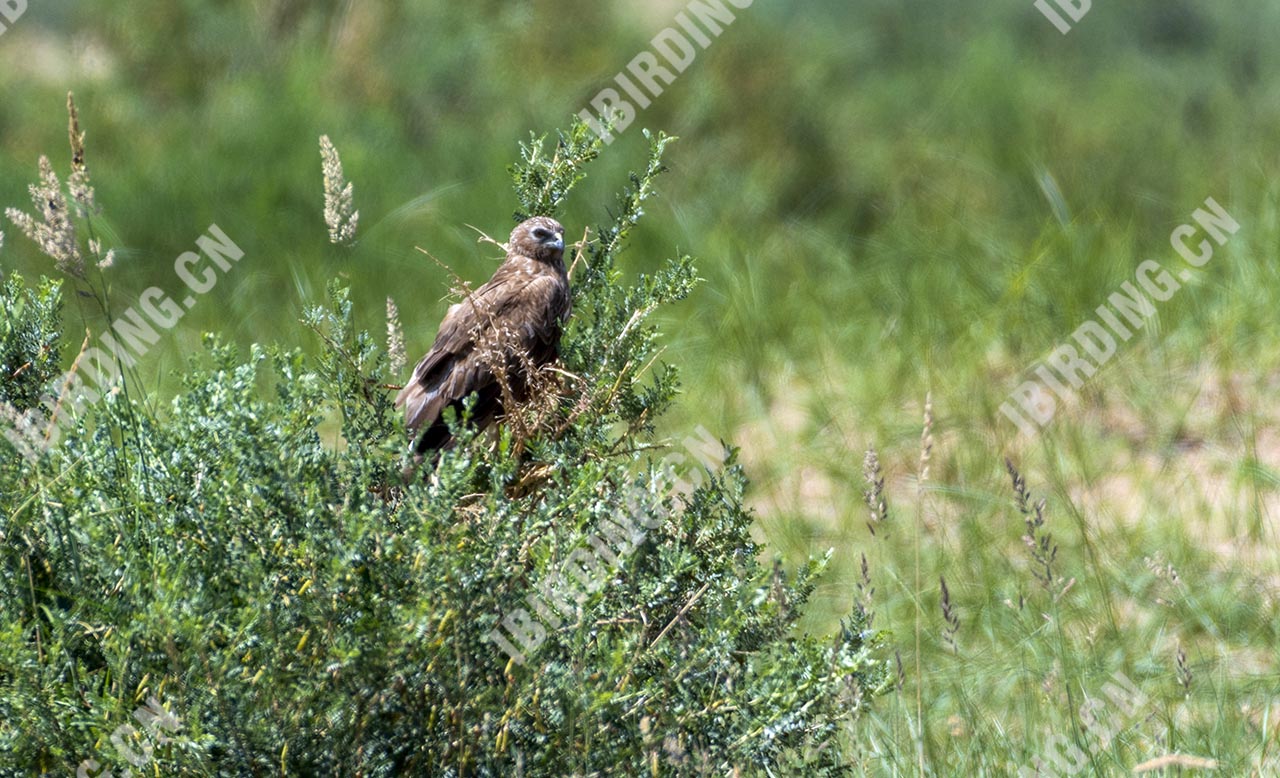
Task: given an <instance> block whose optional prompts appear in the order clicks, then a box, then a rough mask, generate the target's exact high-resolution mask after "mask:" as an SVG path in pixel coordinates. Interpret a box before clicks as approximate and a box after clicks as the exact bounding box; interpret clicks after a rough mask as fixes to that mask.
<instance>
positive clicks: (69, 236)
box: [5, 156, 84, 278]
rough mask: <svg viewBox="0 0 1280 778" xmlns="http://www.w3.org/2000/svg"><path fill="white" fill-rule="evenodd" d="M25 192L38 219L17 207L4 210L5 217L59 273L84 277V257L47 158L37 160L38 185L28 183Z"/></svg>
mask: <svg viewBox="0 0 1280 778" xmlns="http://www.w3.org/2000/svg"><path fill="white" fill-rule="evenodd" d="M27 189H28V191H29V192H30V193H31V204H32V206H33V210H34V211H35V212H36V213H37V214H38V215H39V218H38V219H37V218H36V217H35V216H32V215H31V214H29V213H26V212H24V211H20V210H18V209H17V208H6V209H5V216H7V217H9V221H11V222H13V226H15V227H17V228H18V229H19V230H20V231H21V232H22V234H23V235H26V236H27V237H28V238H30V239H31V240H32V242H34V243H35V244H36V245H37V246H38V247H39V248H40V251H41V252H43V253H44V254H45V255H46V256H48V257H49V258H51V259H52V260H53V261H54V262H55V263H56V264H57V267H58V269H59V270H61V271H62V272H64V273H67V274H68V275H72V276H75V277H76V278H84V257H83V256H81V254H80V246H79V243H78V242H77V240H76V227H75V224H73V223H72V221H71V213H70V210H69V207H68V205H67V198H66V197H65V196H64V195H63V193H62V184H61V182H59V181H58V175H57V174H56V173H54V172H53V165H52V164H50V163H49V158H48V157H44V156H42V157H40V182H39V183H37V184H31V185H30V186H29V187H28V188H27Z"/></svg>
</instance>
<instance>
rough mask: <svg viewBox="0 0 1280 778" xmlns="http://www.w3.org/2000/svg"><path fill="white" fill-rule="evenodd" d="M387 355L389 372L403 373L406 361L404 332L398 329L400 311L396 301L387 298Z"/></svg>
mask: <svg viewBox="0 0 1280 778" xmlns="http://www.w3.org/2000/svg"><path fill="white" fill-rule="evenodd" d="M387 355H388V356H389V357H390V359H391V372H392V373H393V374H394V375H399V374H400V373H402V372H404V368H405V365H407V364H408V359H406V357H405V348H404V330H402V329H401V328H400V311H399V309H397V308H396V301H395V300H393V299H391V298H390V297H388V298H387Z"/></svg>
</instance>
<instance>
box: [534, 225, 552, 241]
mask: <svg viewBox="0 0 1280 778" xmlns="http://www.w3.org/2000/svg"><path fill="white" fill-rule="evenodd" d="M533 237H535V238H537V239H538V240H546V239H547V238H550V237H551V233H549V232H547V231H546V230H544V229H542V228H541V227H539V228H538V229H536V230H534V231H533Z"/></svg>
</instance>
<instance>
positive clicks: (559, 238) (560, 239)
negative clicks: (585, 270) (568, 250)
mask: <svg viewBox="0 0 1280 778" xmlns="http://www.w3.org/2000/svg"><path fill="white" fill-rule="evenodd" d="M547 245H548V246H550V247H551V248H553V249H555V250H556V251H564V236H563V235H555V234H553V235H552V236H551V239H550V240H548V241H547Z"/></svg>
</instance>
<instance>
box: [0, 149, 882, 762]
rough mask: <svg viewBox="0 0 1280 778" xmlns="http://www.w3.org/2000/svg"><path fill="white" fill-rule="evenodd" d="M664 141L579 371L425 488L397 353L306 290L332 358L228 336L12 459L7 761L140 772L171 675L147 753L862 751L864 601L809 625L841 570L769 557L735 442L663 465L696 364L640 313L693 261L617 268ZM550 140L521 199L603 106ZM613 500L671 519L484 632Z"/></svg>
mask: <svg viewBox="0 0 1280 778" xmlns="http://www.w3.org/2000/svg"><path fill="white" fill-rule="evenodd" d="M650 142H651V145H650V157H649V162H648V164H647V165H646V167H645V169H644V170H643V171H641V172H639V173H637V174H635V175H634V176H632V177H631V184H630V186H629V187H628V188H627V189H626V190H625V191H624V192H623V193H622V195H621V196H620V200H619V202H618V205H617V208H616V212H615V217H614V218H613V219H612V220H611V221H609V222H607V223H605V224H602V225H600V226H599V227H598V228H597V229H595V230H593V231H592V234H591V239H590V240H589V242H588V243H586V244H585V246H584V247H583V254H584V256H583V259H582V264H581V265H580V266H579V267H578V269H577V270H576V271H575V276H574V282H575V298H574V304H575V317H574V320H573V324H572V326H571V327H570V328H569V330H568V332H567V333H566V335H565V360H564V362H565V373H566V376H565V377H564V378H563V381H562V382H561V383H560V385H559V387H558V389H559V392H558V395H557V396H556V397H554V398H553V402H552V403H551V405H552V407H551V410H550V411H549V413H547V414H545V415H544V416H543V417H542V418H540V419H538V420H537V423H536V424H531V425H530V426H528V427H527V428H525V429H526V430H527V431H529V434H528V435H521V434H518V433H517V431H516V430H515V428H514V426H513V427H510V428H506V429H504V430H503V431H502V432H501V433H500V434H498V435H497V436H496V438H495V437H493V436H490V435H481V436H470V435H467V434H465V433H464V432H463V431H462V430H459V432H460V433H461V436H460V441H461V442H460V444H459V445H458V446H457V447H456V448H454V449H452V450H450V451H448V452H445V454H444V455H443V457H442V459H441V461H440V462H439V464H438V467H437V468H436V469H435V471H434V472H432V473H429V474H428V475H427V476H425V477H415V478H412V479H410V480H409V481H408V482H407V483H406V482H405V481H404V480H403V479H402V477H401V475H400V474H401V469H402V467H403V465H404V464H405V462H404V456H405V449H406V445H405V435H404V430H403V427H402V426H401V423H400V421H399V418H398V414H397V413H396V412H394V410H393V409H392V408H391V406H390V402H389V396H388V393H387V390H386V389H385V388H384V387H383V385H384V384H385V383H386V382H387V381H389V380H394V378H393V377H391V376H389V375H388V368H387V359H386V355H385V354H384V353H383V352H382V350H381V348H380V347H379V346H378V345H377V344H376V343H375V341H374V340H373V339H372V338H371V337H370V336H369V335H368V334H367V333H365V332H361V331H359V330H358V328H357V327H356V326H355V324H354V323H353V315H354V311H353V305H352V303H351V301H350V299H349V297H348V295H347V292H346V290H345V289H343V288H341V287H340V286H339V285H337V284H335V285H333V286H332V287H331V289H330V293H329V299H328V301H327V304H325V305H323V306H317V307H315V308H313V309H311V310H309V311H308V312H307V313H306V315H305V324H306V325H307V326H308V327H309V328H310V329H311V330H312V331H313V332H315V333H316V334H317V335H318V337H319V338H320V348H319V353H318V354H316V355H310V354H307V353H304V352H303V351H300V350H290V349H286V348H280V347H263V346H256V345H255V346H253V347H251V348H249V349H248V350H247V353H244V354H242V353H241V351H240V350H239V349H237V348H236V347H233V346H230V345H226V344H223V343H220V342H218V341H217V340H216V339H213V338H208V339H207V340H206V346H207V348H206V352H207V353H206V354H204V355H202V356H197V357H195V358H193V359H192V360H191V364H190V366H189V368H188V370H187V371H186V373H185V375H184V376H183V379H182V380H183V391H182V393H181V394H180V395H179V396H178V397H177V398H176V399H175V400H174V401H173V402H172V405H171V407H169V408H168V409H167V410H166V411H165V412H163V413H159V414H157V413H153V412H151V411H150V410H148V409H147V408H145V407H143V406H142V405H141V404H139V403H136V402H135V401H133V400H131V399H129V395H127V394H124V393H121V394H116V395H108V396H107V397H106V398H104V399H103V400H102V401H101V402H99V403H98V404H97V405H95V406H93V407H92V408H91V409H90V414H91V415H92V416H93V417H94V420H95V421H96V424H94V426H93V431H92V432H89V431H86V430H85V429H84V428H81V429H79V430H75V431H71V432H69V433H68V435H67V439H66V441H65V443H64V444H63V445H62V446H60V447H58V448H56V449H55V450H54V451H53V452H51V454H50V455H49V456H48V457H47V458H45V459H43V460H40V461H37V462H23V463H22V464H21V465H20V466H19V468H17V469H15V470H13V471H10V470H4V471H2V472H3V473H4V475H3V478H4V481H3V482H0V515H2V516H3V517H4V518H3V520H2V522H3V523H0V538H2V539H3V542H2V544H0V600H2V601H3V602H4V603H5V609H4V612H3V615H2V616H0V722H2V723H0V763H3V764H6V765H13V766H21V767H20V768H19V769H24V770H30V771H50V772H54V773H62V774H65V773H67V772H70V771H71V770H74V769H75V767H76V765H78V764H80V763H81V761H82V760H85V759H94V760H96V761H98V762H100V763H102V764H104V765H107V764H109V765H112V766H113V767H114V768H115V769H116V770H117V773H118V771H119V770H120V769H122V768H123V767H124V766H125V765H124V757H125V756H126V755H125V754H124V752H123V751H122V750H121V749H120V748H119V747H118V746H119V744H118V743H113V741H112V739H111V738H112V733H113V732H117V731H118V730H117V728H118V727H120V726H121V725H123V724H128V723H130V721H131V719H132V713H133V711H134V710H135V709H136V708H137V707H138V706H139V705H141V704H142V703H143V702H144V701H146V700H147V699H149V698H152V697H154V698H156V699H158V700H160V701H162V702H163V703H164V704H165V705H166V706H167V707H168V709H169V710H171V711H172V712H174V713H175V714H176V715H177V716H178V717H179V718H180V719H181V720H182V722H183V726H182V729H181V731H180V732H179V733H178V734H177V735H175V736H173V738H172V740H171V741H170V742H165V743H160V742H158V741H157V742H155V743H154V751H152V752H151V753H150V758H151V761H150V762H148V763H147V767H146V768H145V771H146V772H147V773H150V772H151V771H152V770H156V771H158V772H159V773H161V774H166V775H237V776H240V775H276V774H291V775H370V776H373V775H385V776H393V775H428V774H430V775H454V776H464V775H491V776H507V775H530V776H535V775H545V776H562V775H603V774H625V775H639V774H645V773H651V772H661V774H664V775H665V774H676V775H681V774H685V775H698V774H705V775H723V774H726V773H727V772H730V771H733V770H735V769H737V770H740V771H741V774H744V775H755V774H762V775H763V774H768V773H769V771H774V774H776V771H778V770H780V769H787V770H795V769H803V770H804V772H805V774H807V775H819V774H827V773H834V772H838V771H839V770H840V769H841V768H842V767H844V766H847V764H848V762H847V755H845V754H844V753H843V751H842V748H843V745H842V744H843V743H844V742H845V739H846V734H845V732H844V727H845V725H846V724H847V723H848V722H850V721H851V720H852V719H853V718H854V717H855V716H856V714H857V712H858V711H859V709H860V707H861V705H862V704H863V702H864V701H866V700H868V699H870V698H871V696H872V695H873V694H874V693H875V692H876V690H877V689H878V688H879V686H880V685H881V684H882V683H883V679H884V672H883V668H882V667H881V664H880V663H879V662H877V660H876V659H875V658H874V657H873V654H872V651H873V649H874V645H873V643H872V642H871V641H872V638H871V636H870V634H869V633H868V632H867V631H866V629H865V625H864V624H863V623H862V622H860V621H859V620H858V619H857V618H853V619H852V620H851V622H850V625H849V627H848V628H845V629H842V630H841V631H840V632H839V634H837V635H836V636H834V637H833V638H830V639H824V640H819V639H816V638H813V637H810V636H807V635H803V634H801V633H800V631H799V630H798V629H797V622H798V620H799V619H800V618H801V617H802V616H803V614H804V612H805V609H806V605H807V603H808V598H809V597H810V595H811V594H812V592H813V591H814V586H815V580H816V577H817V576H818V575H819V574H820V573H821V572H822V570H823V568H824V565H825V561H824V562H818V561H814V562H810V563H809V564H807V565H805V566H804V567H803V568H802V569H801V570H800V571H799V572H798V573H796V574H795V575H787V574H785V573H784V572H783V571H782V569H781V567H780V566H771V565H769V564H765V563H762V562H761V561H760V556H761V554H762V553H763V549H762V548H760V547H759V546H757V544H756V543H755V542H753V541H752V539H751V535H750V532H749V530H750V526H751V524H752V517H751V515H750V514H749V512H748V511H747V510H746V509H745V508H744V507H743V489H744V486H745V479H744V477H743V473H742V471H741V469H740V468H739V467H738V466H737V465H736V463H735V462H734V461H733V458H732V457H728V461H727V462H726V467H725V468H724V469H718V470H712V469H705V470H704V469H702V468H700V467H698V466H694V465H690V466H689V467H687V468H683V470H684V471H685V472H684V473H683V474H682V476H681V477H682V478H683V479H684V480H687V481H691V482H692V487H691V488H689V489H687V490H685V491H684V492H682V493H677V491H676V490H675V489H674V485H673V478H674V476H675V475H676V474H674V473H673V472H672V471H671V466H672V464H673V463H678V462H680V461H682V459H684V458H685V457H684V455H682V454H681V455H679V456H675V455H676V454H678V452H677V451H674V450H673V451H672V452H671V454H672V455H673V456H669V457H667V458H666V460H665V461H664V462H658V461H655V459H654V457H653V453H652V452H655V451H660V450H663V449H666V448H672V445H673V444H671V443H670V442H669V441H665V440H662V439H657V438H655V437H654V436H653V431H654V430H655V429H656V422H657V421H658V419H659V417H660V416H661V415H662V413H663V412H664V411H666V410H667V409H668V407H669V406H670V404H671V403H672V401H673V399H674V397H675V396H676V392H677V383H676V376H675V373H674V371H673V370H672V369H670V368H661V367H654V365H655V364H656V360H657V356H658V351H659V335H658V330H657V328H656V326H655V325H654V324H653V323H652V322H651V321H650V316H651V314H653V312H654V311H655V310H657V309H658V308H659V307H660V306H662V305H663V304H665V303H667V302H670V301H674V300H679V299H681V298H683V297H684V296H685V295H686V294H688V292H689V290H690V289H691V288H692V286H693V284H694V282H695V280H696V277H695V274H694V270H693V266H692V263H691V261H690V260H689V259H688V258H680V259H678V260H674V261H671V262H669V263H667V264H666V265H665V266H664V267H663V268H662V269H661V270H659V271H658V272H657V273H654V274H652V275H648V276H641V277H639V278H638V279H637V280H635V281H633V282H628V281H627V279H626V278H625V274H624V273H623V272H622V270H621V269H620V268H619V266H618V262H617V260H618V257H619V255H620V254H621V252H622V251H623V249H624V247H625V246H626V245H627V243H628V237H629V235H630V233H631V230H632V229H633V228H634V227H635V225H636V224H637V223H638V221H639V220H640V218H641V216H642V215H643V204H644V202H645V201H646V200H647V199H648V198H650V197H652V196H653V194H654V189H653V182H654V179H655V178H656V177H657V176H658V175H659V173H660V172H661V171H662V165H661V157H662V153H663V151H664V150H665V148H666V146H667V144H668V142H669V139H668V138H666V137H665V136H661V135H659V136H654V137H652V138H651V139H650ZM542 145H543V142H542V141H534V143H533V144H532V145H531V146H529V147H528V148H527V149H526V151H525V157H524V163H523V165H521V166H520V167H519V168H517V169H516V171H515V180H516V183H517V195H518V199H519V201H520V211H519V213H520V214H523V213H529V212H534V211H551V212H555V211H558V210H559V209H560V208H561V206H562V204H563V202H564V198H565V196H566V195H568V193H569V192H570V191H571V190H572V189H573V187H574V185H575V184H577V183H578V182H579V181H580V180H581V179H582V176H583V170H582V167H583V165H585V164H586V163H587V162H588V161H590V159H591V158H592V157H594V156H595V154H596V152H597V151H598V148H597V147H596V146H595V145H594V143H593V142H592V141H590V140H589V138H588V136H587V134H586V132H585V130H584V128H582V127H581V126H577V127H575V128H574V129H573V130H571V131H570V132H569V133H568V134H567V135H566V136H563V137H562V138H561V142H560V145H559V146H558V147H557V148H558V149H559V150H560V151H562V152H563V153H559V151H558V152H557V153H554V154H551V155H550V156H547V155H545V154H544V153H542V152H541V150H540V149H541V147H542ZM134 394H136V393H134ZM332 418H338V419H340V426H339V429H338V433H339V434H336V435H335V434H334V432H333V431H332V427H331V426H330V425H328V423H327V421H328V420H329V419H332ZM126 421H127V423H126ZM122 451H128V452H130V455H129V456H127V457H126V456H123V455H122V454H121V453H120V452H122ZM622 516H629V517H633V518H636V519H640V518H643V519H645V520H652V519H654V518H655V517H657V518H659V519H660V518H661V517H663V516H665V517H666V518H665V520H662V521H661V522H660V523H659V522H657V521H656V520H655V521H653V522H652V523H654V524H655V525H656V528H655V529H653V530H652V531H651V532H649V534H648V537H647V538H645V539H644V542H642V543H639V544H638V545H637V546H636V547H635V549H634V550H632V551H630V552H629V553H619V554H618V557H619V559H618V563H619V564H618V565H617V566H616V567H614V566H612V565H611V566H609V567H608V569H607V572H606V576H607V580H606V581H605V582H604V585H603V586H602V587H601V588H599V589H598V590H597V591H595V592H594V593H591V594H589V595H585V594H584V596H582V597H580V598H576V601H575V604H574V606H573V607H572V609H571V612H570V613H568V614H566V616H565V618H564V619H563V623H560V624H559V625H558V626H556V627H555V628H552V626H551V625H548V628H547V630H546V632H547V635H546V640H545V641H544V642H543V643H542V644H541V645H540V646H537V647H535V648H531V649H530V650H529V651H528V652H527V656H526V657H525V662H524V664H520V663H518V662H516V661H513V660H511V659H509V657H508V656H507V655H506V654H505V653H504V652H503V651H502V649H500V648H499V646H498V645H496V644H495V643H494V642H493V640H492V639H491V638H490V637H489V633H490V632H491V631H492V630H494V629H495V627H497V626H498V624H499V622H500V620H501V619H502V618H503V617H504V616H505V615H507V614H509V613H511V612H513V611H515V610H518V609H522V608H527V607H528V596H529V595H531V594H534V593H537V592H540V591H543V590H544V589H545V586H546V585H547V583H548V582H550V581H555V580H557V579H558V578H559V577H560V576H561V571H562V570H563V569H564V568H565V565H566V561H567V560H568V559H569V558H570V557H571V555H572V554H573V552H574V551H575V549H581V548H583V547H584V546H586V545H587V543H588V538H589V537H591V536H592V535H594V534H596V533H597V532H598V527H599V526H600V525H601V522H602V521H604V520H606V519H617V518H618V517H622ZM134 723H136V722H134ZM141 737H142V738H144V739H147V738H149V737H150V736H146V735H143V736H141ZM117 740H119V738H117ZM122 742H123V743H124V745H125V746H130V745H132V746H133V749H134V751H137V752H140V750H141V749H140V747H139V742H140V741H137V740H130V739H126V740H125V741H122ZM801 765H803V768H801V767H800V766H801Z"/></svg>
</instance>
